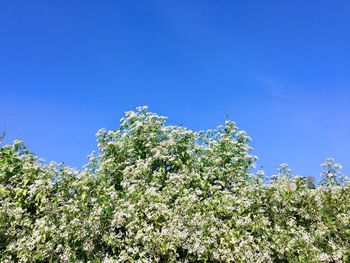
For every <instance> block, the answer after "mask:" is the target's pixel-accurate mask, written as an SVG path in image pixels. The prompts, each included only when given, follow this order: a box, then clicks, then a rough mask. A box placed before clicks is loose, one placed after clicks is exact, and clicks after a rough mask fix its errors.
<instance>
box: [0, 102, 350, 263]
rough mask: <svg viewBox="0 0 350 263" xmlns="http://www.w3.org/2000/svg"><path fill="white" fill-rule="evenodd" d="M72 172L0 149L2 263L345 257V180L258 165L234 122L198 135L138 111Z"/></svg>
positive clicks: (348, 209)
mask: <svg viewBox="0 0 350 263" xmlns="http://www.w3.org/2000/svg"><path fill="white" fill-rule="evenodd" d="M97 140H98V151H97V154H95V153H92V154H91V155H89V157H88V159H89V161H88V163H87V164H86V165H85V166H84V168H83V169H81V170H77V169H73V168H70V167H67V166H65V165H63V164H57V163H54V162H51V163H49V164H45V163H44V162H43V161H41V160H40V159H38V158H37V157H36V156H35V155H34V154H33V153H32V152H30V151H29V150H28V149H27V148H26V147H25V146H24V144H23V143H22V142H21V141H14V142H13V144H11V145H3V146H2V147H1V149H0V261H1V262H349V260H350V257H349V256H350V225H349V224H350V185H349V183H348V181H347V180H346V178H345V177H343V176H342V175H341V173H340V172H339V170H340V169H341V166H340V165H339V164H337V163H335V162H334V160H333V159H331V158H329V159H327V160H326V162H325V163H324V164H323V165H322V166H323V169H324V170H323V173H322V181H321V182H320V183H319V184H315V183H313V182H312V180H310V179H309V178H304V177H301V176H294V175H293V173H292V172H291V170H290V169H289V168H288V165H287V164H282V165H281V166H280V169H279V173H278V175H276V176H274V177H273V178H267V177H265V176H264V173H263V171H261V170H258V171H257V170H256V169H255V161H256V159H257V157H256V156H254V155H252V154H251V150H252V149H251V147H250V146H249V141H250V138H249V137H248V136H247V135H246V133H245V132H243V131H240V130H239V129H238V128H237V126H236V125H235V123H234V122H231V121H226V122H225V124H224V125H222V126H219V127H217V128H216V129H215V130H208V131H202V132H196V131H192V130H189V129H186V128H183V127H178V126H169V125H166V118H165V117H162V116H158V115H157V114H154V113H151V112H149V111H148V110H147V107H139V108H137V110H136V111H130V112H127V113H126V116H125V117H124V118H122V119H121V122H120V127H119V128H118V129H116V130H112V131H106V130H104V129H101V130H100V131H99V132H98V133H97Z"/></svg>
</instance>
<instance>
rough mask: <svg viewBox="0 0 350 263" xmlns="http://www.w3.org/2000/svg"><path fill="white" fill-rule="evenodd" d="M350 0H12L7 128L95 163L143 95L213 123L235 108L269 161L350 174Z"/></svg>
mask: <svg viewBox="0 0 350 263" xmlns="http://www.w3.org/2000/svg"><path fill="white" fill-rule="evenodd" d="M349 13H350V2H349V1H345V0H344V1H341V0H329V1H325V0H321V1H320V0H318V1H312V0H310V1H298V0H293V1H271V0H270V1H257V0H255V1H251V0H245V1H243V0H237V1H224V0H223V1H203V0H201V1H194V0H193V1H183V0H177V1H175V0H172V1H156V0H153V1H150V0H149V1H147V0H142V1H125V0H124V1H123V0H120V1H112V0H110V1H90V0H88V1H77V0H76V1H74V0H73V1H58V0H56V1H54V0H53V1H44V0H38V1H29V0H23V1H1V2H0V130H4V129H6V131H7V139H6V140H7V142H10V141H11V140H13V139H15V138H21V139H23V140H24V141H25V143H26V144H27V145H29V148H30V149H31V150H32V151H34V152H35V153H36V154H37V155H38V156H40V157H43V158H45V159H46V160H48V161H50V160H55V161H57V162H65V163H66V164H68V165H71V166H74V167H81V165H82V164H84V163H85V162H86V156H87V154H89V153H90V152H91V151H92V150H94V149H95V147H96V141H95V133H96V131H97V130H98V129H99V128H101V127H105V128H107V129H114V128H117V127H118V125H119V119H120V118H121V117H122V115H123V113H124V112H125V111H128V110H132V109H134V108H135V107H137V106H139V105H148V106H149V108H150V110H151V111H153V112H157V113H159V114H160V115H165V116H168V117H169V123H170V124H175V125H184V126H186V127H188V128H190V129H195V130H202V129H209V128H214V127H215V126H217V125H219V124H222V123H223V122H224V121H225V118H226V116H227V115H228V116H229V118H230V119H232V120H234V121H236V123H237V124H238V126H239V127H240V128H241V129H243V130H245V131H247V133H248V134H249V135H250V136H251V137H252V138H253V141H252V144H251V145H252V146H253V148H254V151H253V153H254V154H256V155H258V156H259V158H260V160H259V161H258V165H259V166H263V167H264V169H265V170H266V172H267V173H268V174H272V173H275V169H276V168H277V167H278V165H279V164H280V163H282V162H288V163H289V164H290V166H291V167H292V168H293V170H294V171H295V173H296V174H301V175H313V176H315V177H317V176H318V175H319V174H320V172H321V167H320V163H322V162H323V160H324V159H325V158H326V157H328V156H333V157H334V158H335V159H336V161H339V162H341V163H342V164H343V166H344V172H345V173H347V174H350V173H349V172H350V154H349V148H350V140H349V135H350V118H349V115H350V48H349V47H350V27H349V25H350V16H349Z"/></svg>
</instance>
